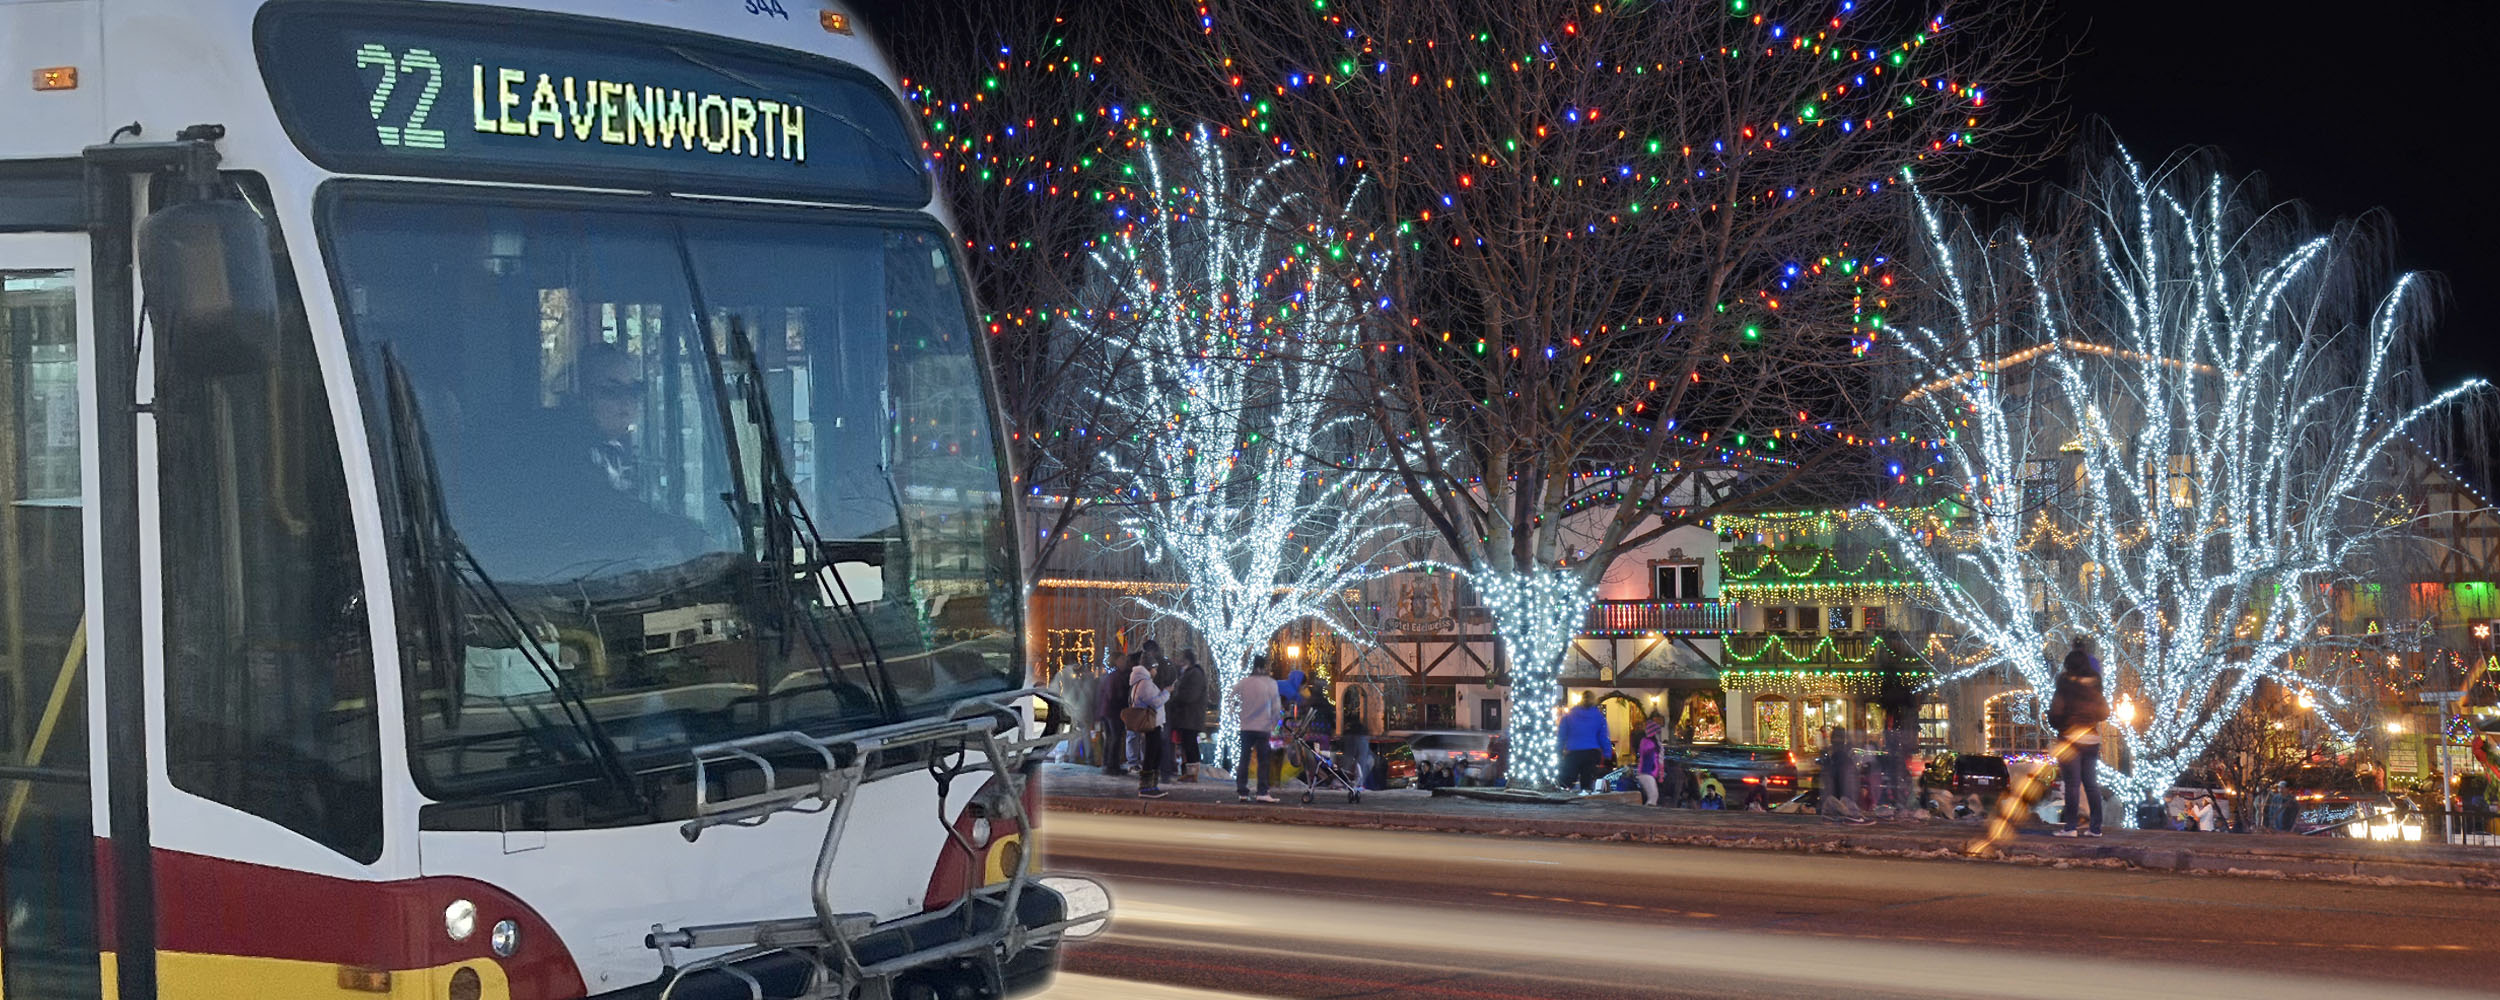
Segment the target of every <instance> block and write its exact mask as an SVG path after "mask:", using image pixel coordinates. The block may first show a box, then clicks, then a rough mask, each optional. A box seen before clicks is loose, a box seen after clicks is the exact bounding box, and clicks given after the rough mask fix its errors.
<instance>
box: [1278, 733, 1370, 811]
mask: <svg viewBox="0 0 2500 1000" xmlns="http://www.w3.org/2000/svg"><path fill="white" fill-rule="evenodd" d="M1315 737H1316V738H1315ZM1277 738H1278V740H1279V742H1281V743H1283V744H1284V748H1285V762H1286V763H1287V764H1290V765H1293V766H1295V767H1297V768H1299V769H1300V770H1301V775H1302V802H1303V804H1304V805H1309V804H1310V803H1311V801H1312V800H1313V799H1314V798H1316V797H1317V796H1318V793H1319V790H1320V789H1321V788H1323V787H1333V788H1343V789H1345V800H1346V801H1347V802H1361V801H1363V783H1362V782H1361V781H1358V780H1355V776H1354V773H1353V769H1352V768H1351V767H1340V766H1339V763H1338V760H1337V752H1336V751H1335V750H1332V749H1329V748H1328V747H1325V746H1323V745H1321V743H1320V741H1321V740H1324V739H1326V736H1325V735H1324V734H1314V733H1313V732H1312V731H1311V724H1310V721H1309V720H1308V719H1299V720H1293V721H1289V722H1287V723H1286V724H1285V727H1284V729H1283V730H1282V731H1280V732H1279V733H1278V734H1277Z"/></svg>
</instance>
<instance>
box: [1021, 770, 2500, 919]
mask: <svg viewBox="0 0 2500 1000" xmlns="http://www.w3.org/2000/svg"><path fill="white" fill-rule="evenodd" d="M1041 781H1042V788H1043V794H1044V796H1045V797H1046V799H1047V808H1048V809H1050V810H1052V811H1057V812H1074V813H1098V814H1112V815H1139V816H1171V817H1182V818H1190V819H1214V820H1233V821H1239V822H1248V823H1285V824H1292V825H1297V826H1335V827H1348V828H1357V829H1379V830H1414V831H1429V832H1441V833H1478V834H1493V835H1500V836H1516V837H1566V838H1575V839H1585V840H1614V841H1625V842H1633V843H1647V844H1672V845H1680V846H1690V847H1721V848H1737V849H1746V850H1770V851H1793V852H1798V853H1806V854H1865V855H1876V856H1891V857H1923V858H1959V857H1962V856H1963V854H1962V847H1963V845H1964V844H1966V843H1968V842H1969V841H1970V840H1972V839H1973V838H1975V837H1977V836H1978V835H1979V832H1980V830H1979V824H1978V823H1977V822H1976V821H1971V820H1961V821H1943V820H1932V821H1927V822H1908V821H1902V822H1882V823H1877V824H1874V825H1871V826H1844V825H1839V824H1833V823H1827V822H1824V821H1823V820H1822V819H1821V818H1819V817H1815V816H1792V815H1783V814H1775V813H1750V812H1722V811H1718V810H1707V809H1654V808H1649V807H1646V806H1642V805H1639V804H1638V802H1637V801H1636V800H1631V799H1630V797H1628V796H1592V797H1590V798H1589V799H1584V800H1581V801H1578V802H1572V803H1568V804H1557V805H1542V804H1530V803H1512V802H1486V801H1480V800H1475V799H1467V798H1459V797H1455V796H1447V795H1440V796H1436V795H1433V794H1431V793H1429V792H1423V791H1418V790H1414V789H1395V790H1390V791H1383V792H1366V793H1364V795H1363V801H1362V804H1360V805H1353V804H1349V803H1347V802H1346V798H1345V793H1344V792H1342V791H1331V790H1325V789H1323V790H1321V791H1320V792H1319V793H1318V794H1317V796H1316V797H1315V798H1314V801H1313V802H1312V803H1311V804H1309V805H1304V804H1302V789H1301V786H1300V785H1299V784H1295V785H1293V786H1291V787H1289V788H1280V789H1277V790H1275V792H1274V794H1275V795H1276V797H1277V798H1280V799H1284V800H1285V801H1284V803H1283V804H1281V805H1263V804H1254V803H1241V802H1236V801H1234V799H1233V783H1232V781H1231V779H1229V778H1227V779H1222V780H1217V779H1215V778H1212V777H1210V778H1209V779H1207V780H1206V781H1204V782H1202V783H1199V784H1194V785H1191V784H1177V783H1175V784H1167V785H1165V786H1164V790H1165V791H1168V792H1170V793H1171V795H1170V797H1168V798H1163V799H1140V798H1138V797H1137V780H1136V779H1135V778H1113V777H1109V776H1106V775H1104V774H1103V773H1102V772H1101V771H1100V770H1098V769H1095V768H1090V767H1078V766H1076V765H1071V764H1045V765H1043V766H1042V779H1041ZM2107 832H2108V836H2106V837H2103V838H2101V839H2098V840H2091V839H2073V840H2070V839H2063V838H2057V837H2051V836H2049V830H2048V828H2047V827H2041V826H2033V827H2029V828H2026V829H2023V830H2022V831H2021V832H2020V833H2019V834H2018V835H2016V836H2013V837H2009V838H2007V839H2006V841H2005V842H2004V843H2002V844H1999V845H1997V847H1996V848H1995V850H1994V851H1993V852H1992V855H1991V856H1993V857H1995V858H1998V859H2000V860H2005V861H2013V862H2019V863H2026V864H2047V865H2078V866H2101V867H2111V868H2138V869H2145V870H2150V871H2166V872H2194V873H2200V874H2215V875H2250V876H2259V877H2281V878H2331V879H2360V880H2371V881H2392V882H2421V883H2434V884H2444V885H2456V886H2470V887H2476V888H2500V850H2492V849H2488V848H2472V847H2450V846H2447V845H2444V844H2391V843H2377V842H2372V841H2364V840H2353V839H2350V838H2343V837H2295V836H2289V835H2282V834H2222V833H2183V832H2177V831H2171V830H2109V831H2107Z"/></svg>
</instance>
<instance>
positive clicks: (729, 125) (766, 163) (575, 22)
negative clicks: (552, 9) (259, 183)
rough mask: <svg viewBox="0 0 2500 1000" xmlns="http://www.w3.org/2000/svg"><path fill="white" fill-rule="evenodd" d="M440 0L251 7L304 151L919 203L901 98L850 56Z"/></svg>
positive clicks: (522, 173)
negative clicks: (493, 13) (845, 59)
mask: <svg viewBox="0 0 2500 1000" xmlns="http://www.w3.org/2000/svg"><path fill="white" fill-rule="evenodd" d="M441 10H442V8H441V7H440V6H438V5H423V6H408V5H398V4H392V5H386V6H368V5H365V4H355V5H347V4H335V5H334V4H305V3H289V4H273V5H271V6H270V7H268V8H266V9H265V10H264V11H263V13H262V15H261V21H260V24H259V26H258V32H257V34H258V45H259V48H260V58H261V68H262V73H263V75H264V76H265V77H266V78H267V80H268V81H269V88H270V94H271V97H272V99H273V100H274V101H275V103H276V105H277V110H278V114H279V116H280V118H281V119H282V120H283V121H284V122H285V123H286V127H287V131H288V132H289V134H291V135H292V136H294V138H295V141H296V144H297V145H298V146H299V147H301V148H302V149H303V150H304V153H305V155H306V156H308V157H310V158H311V159H312V160H313V161H314V162H315V163H319V164H321V165H322V166H324V167H327V168H329V169H332V170H338V171H342V172H353V173H380V174H413V175H421V176H439V177H458V178H467V179H479V180H512V181H536V182H542V183H560V184H580V185H586V186H603V187H604V186H619V187H632V188H637V189H649V190H663V191H678V192H687V193H704V194H736V195H755V196H769V197H793V198H822V199H828V200H841V201H854V202H865V203H871V204H888V205H908V206H915V207H916V206H918V205H920V204H923V203H925V202H926V201H927V200H928V197H929V188H928V186H927V183H928V182H927V178H926V175H925V174H924V173H923V171H922V169H921V166H920V161H919V155H918V151H917V145H918V143H917V142H916V140H915V139H914V138H913V136H912V134H911V131H910V129H909V128H908V127H907V126H906V125H905V123H904V118H903V112H902V109H901V107H900V105H899V104H897V103H896V102H895V100H894V99H893V97H892V95H891V94H890V93H889V92H888V91H887V90H886V89H885V88H884V86H883V85H881V84H879V83H878V82H877V81H876V80H875V79H874V78H873V77H870V76H869V75H868V74H867V73H865V72H863V71H860V70H858V69H857V68H855V67H848V66H844V65H842V64H839V63H836V62H833V61H831V60H825V59H817V58H812V57H807V56H802V55H798V54H796V53H788V54H784V53H780V52H778V51H775V50H769V49H763V48H760V47H757V46H751V45H745V44H741V43H735V42H728V41H724V40H720V39H707V38H703V37H701V36H696V35H682V34H676V33H662V34H657V35H655V34H654V32H653V30H652V29H649V28H634V29H630V30H628V29H624V28H622V27H619V26H614V25H611V24H609V23H607V22H601V21H587V20H582V19H578V18H562V17H550V16H547V15H519V14H518V12H498V15H497V22H496V23H494V24H493V25H491V26H490V25H488V24H487V23H486V22H485V21H483V20H482V19H479V18H473V17H472V18H466V19H453V18H448V17H445V16H443V15H442V14H440V13H438V12H439V11H441ZM514 16H521V17H523V18H524V19H523V20H521V21H519V22H518V23H515V22H514V21H513V20H512V18H513V17H514ZM538 38H547V39H554V41H546V42H540V41H532V40H530V39H538Z"/></svg>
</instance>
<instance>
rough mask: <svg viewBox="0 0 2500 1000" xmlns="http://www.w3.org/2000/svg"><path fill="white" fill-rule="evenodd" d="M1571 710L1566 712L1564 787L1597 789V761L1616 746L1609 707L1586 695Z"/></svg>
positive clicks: (1587, 789) (1577, 699) (1578, 699)
mask: <svg viewBox="0 0 2500 1000" xmlns="http://www.w3.org/2000/svg"><path fill="white" fill-rule="evenodd" d="M1573 701H1574V704H1573V705H1572V706H1571V710H1570V711H1567V712H1564V713H1563V718H1562V749H1563V779H1562V783H1563V787H1565V788H1573V787H1576V788H1578V789H1579V790H1580V791H1581V792H1582V793H1587V792H1592V791H1595V790H1596V788H1597V774H1598V771H1597V762H1598V761H1600V760H1602V759H1604V758H1605V755H1606V751H1607V750H1609V749H1611V748H1613V746H1614V744H1615V740H1614V736H1613V735H1612V734H1610V733H1608V732H1607V731H1606V710H1605V709H1602V708H1599V707H1597V703H1595V702H1593V701H1590V700H1588V697H1587V696H1586V695H1582V696H1578V697H1575V698H1574V699H1573Z"/></svg>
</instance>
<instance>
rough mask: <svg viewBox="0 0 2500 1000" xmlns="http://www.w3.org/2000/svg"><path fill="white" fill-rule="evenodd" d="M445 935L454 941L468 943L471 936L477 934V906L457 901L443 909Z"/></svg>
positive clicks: (465, 901) (463, 900) (464, 901)
mask: <svg viewBox="0 0 2500 1000" xmlns="http://www.w3.org/2000/svg"><path fill="white" fill-rule="evenodd" d="M443 933H444V934H447V935H449V936H450V937H451V939H452V940H454V941H466V940H468V939H469V935H471V934H475V933H477V904H476V903H472V902H469V901H468V900H465V899H455V900H452V901H451V905H450V906H446V907H443Z"/></svg>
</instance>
